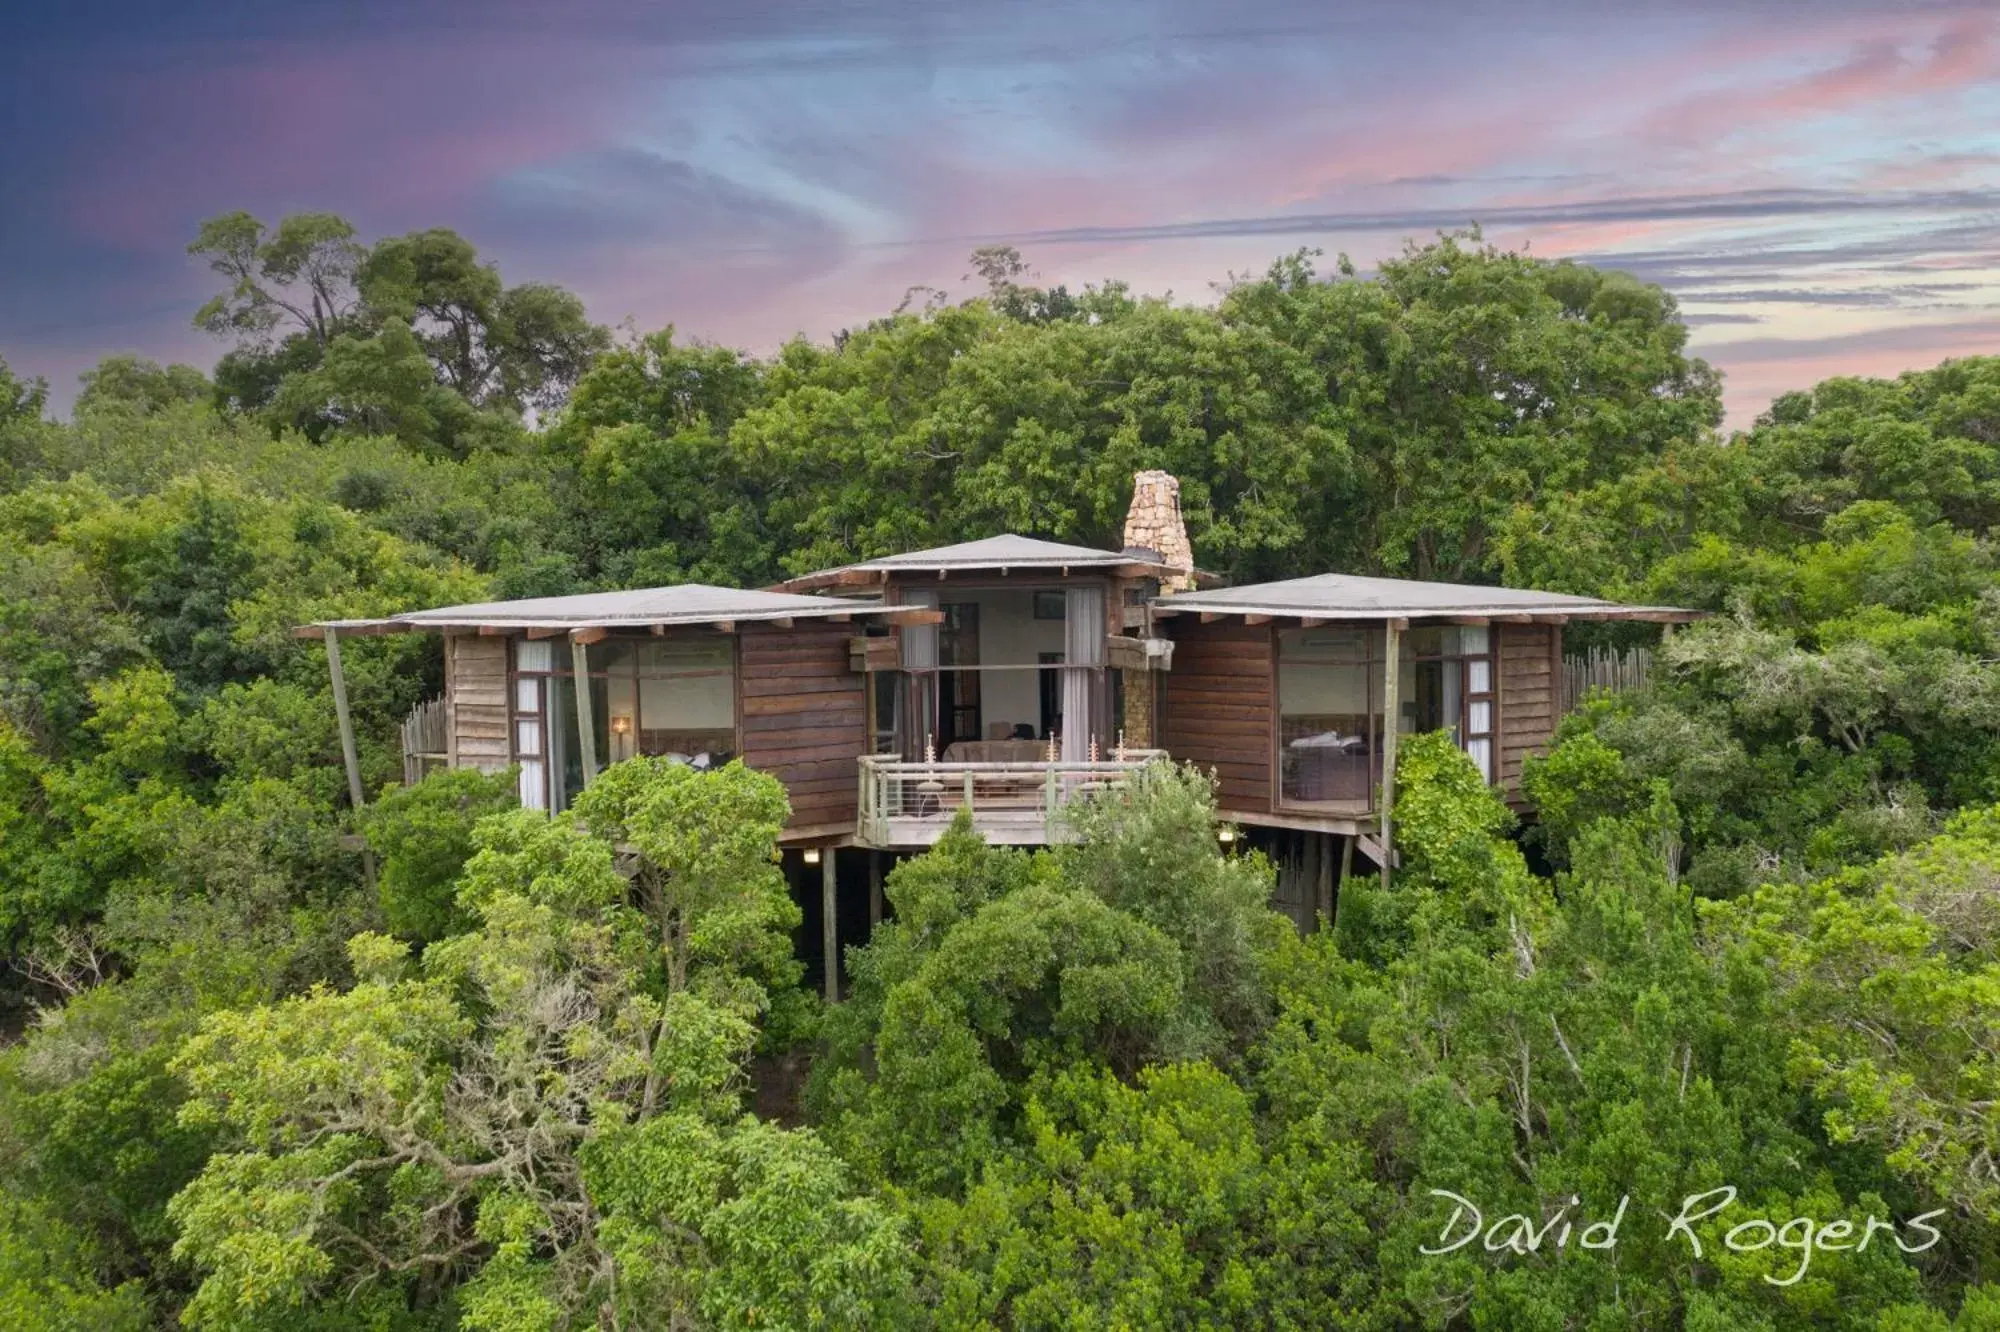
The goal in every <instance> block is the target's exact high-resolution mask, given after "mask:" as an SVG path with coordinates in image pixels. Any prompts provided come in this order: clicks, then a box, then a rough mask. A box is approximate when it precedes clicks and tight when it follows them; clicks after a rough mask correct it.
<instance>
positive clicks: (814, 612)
mask: <svg viewBox="0 0 2000 1332" xmlns="http://www.w3.org/2000/svg"><path fill="white" fill-rule="evenodd" d="M894 609H896V608H895V607H890V606H884V605H883V604H882V603H881V602H879V601H875V600H857V599H854V598H849V597H805V596H795V595H793V594H791V593H788V592H763V591H758V590H756V589H746V588H734V587H711V586H709V585H708V584H706V583H681V584H678V585H677V586H674V587H641V588H633V589H630V590H628V591H624V592H581V593H578V594H576V595H574V596H567V597H526V598H523V599H521V600H518V601H480V602H473V603H471V604H469V605H464V606H439V607H436V608H435V609H431V610H420V611H406V612H404V613H403V614H401V615H391V616H388V617H386V618H384V619H379V620H332V621H326V622H324V623H322V624H321V625H318V626H307V628H321V629H324V628H326V627H329V626H330V627H332V628H335V629H342V630H361V629H368V630H372V631H374V632H377V633H382V632H393V631H395V630H399V629H469V628H493V629H582V628H593V627H601V628H618V627H621V626H629V625H653V624H718V623H722V622H724V621H732V622H733V621H739V620H777V619H787V618H806V617H824V616H829V615H868V614H879V613H884V612H887V611H892V610H894Z"/></svg>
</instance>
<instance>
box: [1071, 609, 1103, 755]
mask: <svg viewBox="0 0 2000 1332" xmlns="http://www.w3.org/2000/svg"><path fill="white" fill-rule="evenodd" d="M1103 667H1104V588H1103V587H1102V586H1101V585H1098V584H1094V583H1091V584H1084V585H1082V586H1080V587H1072V588H1070V589H1068V591H1067V592H1066V594H1065V596H1064V604H1063V673H1062V756H1063V761H1064V762H1066V763H1081V762H1083V761H1084V760H1085V759H1088V758H1089V757H1090V738H1091V736H1093V735H1095V734H1096V733H1097V706H1096V705H1097V695H1098V682H1099V680H1100V679H1101V678H1102V675H1103Z"/></svg>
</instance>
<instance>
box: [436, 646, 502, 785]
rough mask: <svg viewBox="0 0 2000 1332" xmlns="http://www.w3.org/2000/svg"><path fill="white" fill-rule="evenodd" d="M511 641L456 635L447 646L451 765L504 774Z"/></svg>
mask: <svg viewBox="0 0 2000 1332" xmlns="http://www.w3.org/2000/svg"><path fill="white" fill-rule="evenodd" d="M508 641H509V640H507V639H505V638H496V637H491V636H486V635H480V634H452V635H450V636H449V637H447V638H446V639H445V640H444V642H445V699H446V704H447V711H448V721H447V723H446V725H447V727H448V734H449V738H450V752H451V764H452V766H453V767H458V768H483V769H484V770H486V771H487V772H499V771H501V770H502V769H504V768H506V767H507V765H508V764H510V763H511V762H513V753H512V750H511V749H510V748H509V747H508V744H507V725H508V717H507V644H508Z"/></svg>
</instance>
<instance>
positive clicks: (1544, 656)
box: [1495, 624, 1562, 798]
mask: <svg viewBox="0 0 2000 1332" xmlns="http://www.w3.org/2000/svg"><path fill="white" fill-rule="evenodd" d="M1495 627H1496V628H1497V629H1498V630H1499V631H1500V641H1499V647H1500V784H1501V786H1502V788H1503V789H1504V790H1505V791H1506V793H1507V795H1508V796H1509V797H1510V798H1511V797H1514V796H1517V795H1518V794H1519V793H1520V789H1521V760H1523V759H1525V758H1526V757H1527V756H1528V755H1530V754H1534V753H1539V752H1540V751H1541V750H1543V749H1545V748H1547V746H1548V742H1549V736H1550V734H1551V733H1553V732H1554V730H1555V728H1556V721H1557V715H1558V713H1557V690H1558V688H1559V682H1558V680H1557V677H1556V659H1557V655H1558V653H1559V651H1560V646H1559V645H1560V643H1561V641H1562V640H1561V634H1562V629H1561V628H1560V627H1558V626H1555V625H1547V624H1502V625H1496V626H1495Z"/></svg>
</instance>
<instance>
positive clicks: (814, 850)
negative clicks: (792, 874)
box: [805, 846, 819, 865]
mask: <svg viewBox="0 0 2000 1332" xmlns="http://www.w3.org/2000/svg"><path fill="white" fill-rule="evenodd" d="M805 857H806V864H808V865H817V864H819V848H818V847H816V846H809V847H807V848H806V849H805Z"/></svg>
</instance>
